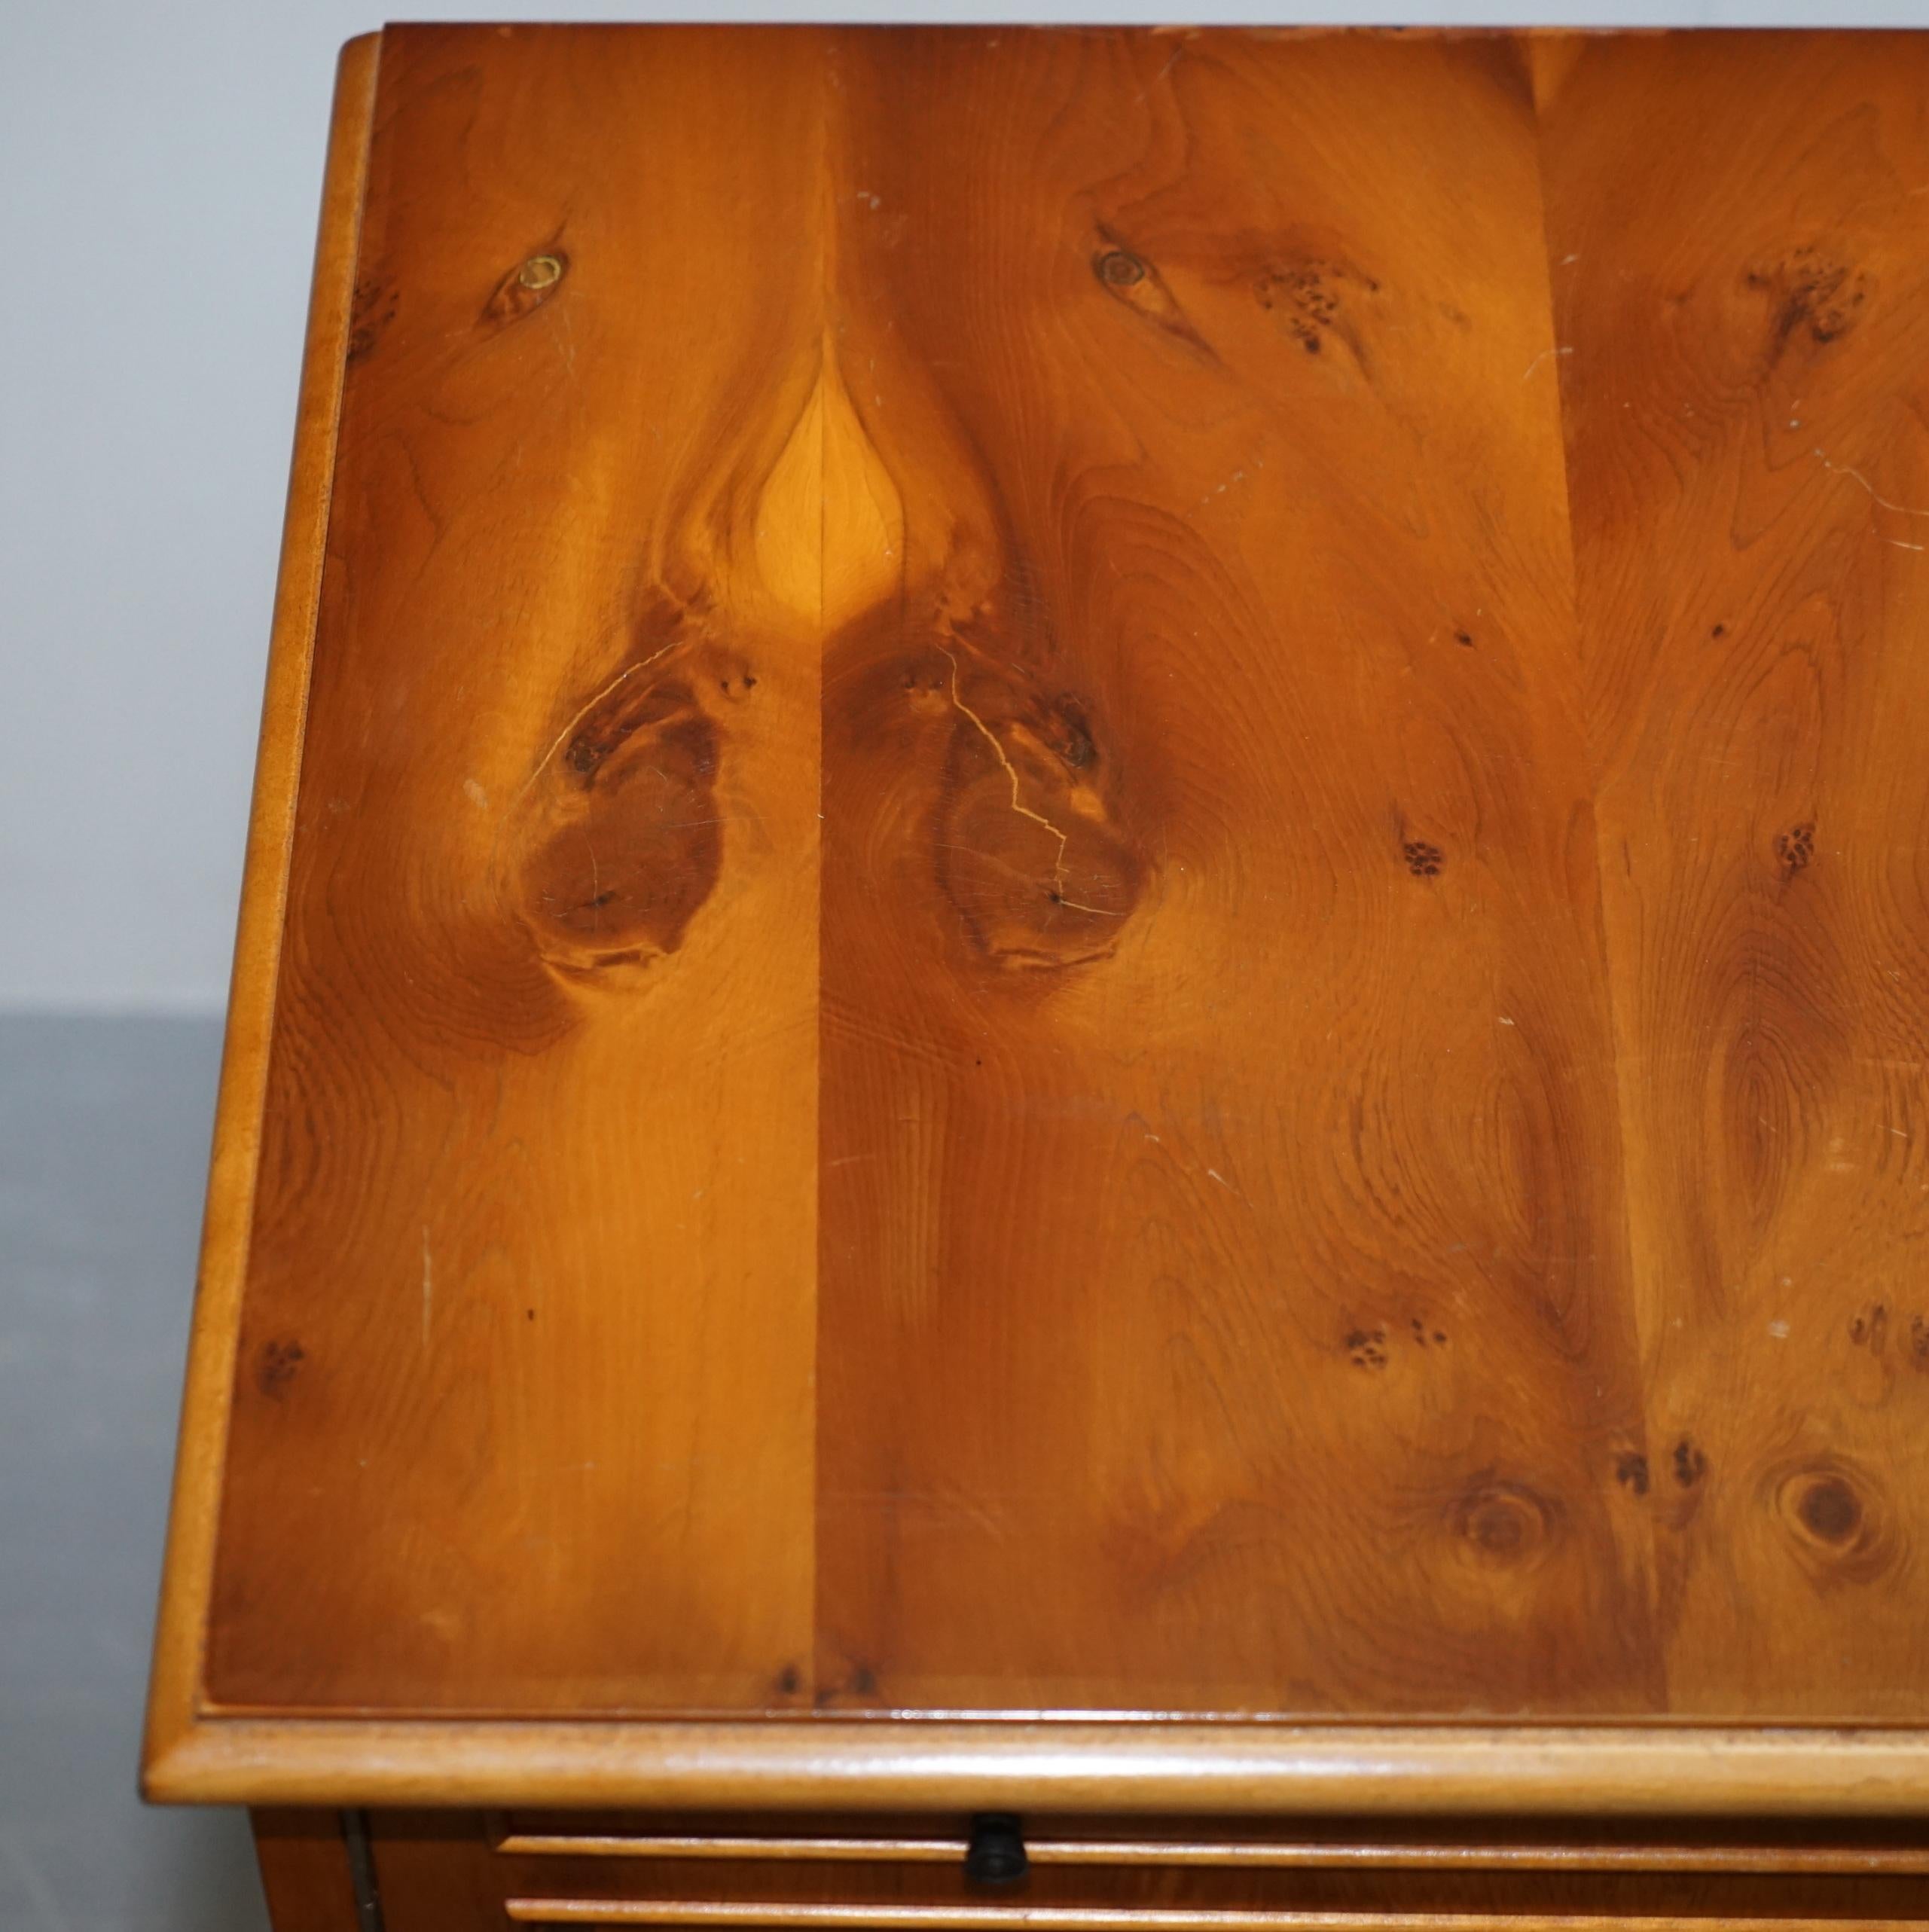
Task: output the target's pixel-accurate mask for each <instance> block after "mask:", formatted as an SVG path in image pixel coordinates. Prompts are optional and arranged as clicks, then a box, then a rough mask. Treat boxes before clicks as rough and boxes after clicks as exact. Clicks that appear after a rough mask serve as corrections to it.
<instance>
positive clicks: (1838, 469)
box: [1815, 450, 1929, 548]
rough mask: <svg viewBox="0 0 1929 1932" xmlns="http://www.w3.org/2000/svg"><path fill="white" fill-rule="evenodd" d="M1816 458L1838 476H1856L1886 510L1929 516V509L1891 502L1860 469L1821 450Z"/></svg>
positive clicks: (1904, 514) (1904, 515)
mask: <svg viewBox="0 0 1929 1932" xmlns="http://www.w3.org/2000/svg"><path fill="white" fill-rule="evenodd" d="M1815 460H1816V461H1817V462H1818V463H1820V464H1821V466H1822V467H1823V469H1826V470H1829V471H1831V472H1833V474H1834V475H1837V476H1852V477H1854V479H1855V480H1856V481H1857V483H1859V484H1861V486H1862V487H1863V489H1864V490H1867V491H1868V493H1869V496H1870V498H1871V499H1872V500H1873V501H1874V502H1877V503H1879V504H1880V505H1882V508H1884V509H1885V510H1893V511H1895V513H1896V514H1897V515H1898V516H1900V517H1929V510H1912V509H1911V508H1909V505H1907V504H1906V503H1892V502H1890V501H1889V499H1888V498H1887V497H1886V496H1882V494H1880V493H1879V492H1878V490H1876V486H1875V485H1874V484H1873V483H1871V482H1870V481H1869V479H1868V478H1866V476H1864V475H1863V474H1862V472H1860V470H1859V469H1851V467H1850V466H1849V465H1848V464H1847V463H1832V462H1830V461H1829V459H1828V458H1827V456H1824V455H1823V453H1821V450H1816V451H1815ZM1906 547H1907V546H1905V548H1906Z"/></svg>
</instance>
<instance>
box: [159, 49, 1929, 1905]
mask: <svg viewBox="0 0 1929 1932" xmlns="http://www.w3.org/2000/svg"><path fill="white" fill-rule="evenodd" d="M1925 103H1929V42H1925V41H1923V40H1921V39H1919V38H1917V37H1915V36H1912V35H1848V34H1843V35H1833V34H1827V33H1819V34H1805V35H1786V34H1778V35H1766V34H1763V35H1750V34H1732V33H1730V34H1721V35H1628V36H1625V37H1622V36H1615V35H1589V36H1558V35H1541V36H1534V35H1485V34H1447V35H1418V34H1387V35H1371V34H1348V33H1338V32H1276V33H1275V32H1252V33H1240V32H1220V31H1199V32H1195V31H1192V30H1177V31H1172V32H1137V31H1122V30H1110V29H1107V30H1102V31H1101V30H1093V31H1071V30H1066V31H1056V30H1055V31H1049V32H1046V31H1039V30H1032V29H1013V28H1003V29H982V30H978V29H972V30H968V31H967V30H963V29H954V30H942V31H940V30H931V31H924V30H912V29H890V30H875V29H854V28H840V29H829V28H825V29H820V28H810V27H785V28H776V27H773V28H728V29H694V28H670V27H651V28H641V27H634V28H549V27H545V28H510V27H497V26H471V27H450V26H424V27H411V28H402V29H386V30H385V31H384V32H383V33H382V34H380V35H373V36H370V37H368V38H365V39H363V40H361V41H356V42H353V43H352V44H350V46H349V48H348V49H347V50H346V53H345V54H344V56H343V69H342V80H341V85H340V93H339V96H338V106H337V113H336V116H335V121H334V132H333V136H332V140H331V152H330V163H329V168H328V179H327V187H326V191H325V211H324V217H323V221H322V239H321V245H320V251H319V261H318V268H317V274H316V288H315V297H314V307H313V316H312V319H311V323H310V332H309V340H308V347H307V362H306V365H305V374H304V381H303V388H302V402H301V428H300V434H299V438H298V446H297V450H296V456H295V482H294V487H293V491H292V494H291V502H290V509H289V516H288V534H287V539H286V547H285V557H284V567H283V572H282V582H281V589H280V592H279V600H278V604H277V609H276V627H275V636H274V642H273V656H272V661H271V666H270V674H269V687H268V696H267V715H266V723H265V727H264V735H263V740H262V749H261V768H260V779H259V786H258V793H257V798H256V804H255V815H254V820H253V829H252V834H251V844H250V852H249V870H248V881H247V887H246V898H245V902H244V905H243V912H242V924H241V934H240V948H239V954H238V960H237V972H236V978H235V983H234V992H233V1008H232V1014H231V1018H230V1035H229V1048H228V1055H227V1065H226V1070H225V1073H224V1079H223V1087H222V1095H221V1114H220V1124H219V1129H218V1143H217V1146H216V1149H215V1161H214V1170H213V1175H212V1184H211V1190H210V1195H209V1212H208V1221H207V1235H206V1249H205V1254H204V1258H203V1277H202V1283H201V1290H200V1302H199V1305H198V1307H197V1315H196V1321H195V1330H194V1348H193V1355H192V1361H191V1369H190V1376H189V1384H188V1393H187V1399H186V1412H185V1424H184V1429H183V1434H182V1458H181V1466H180V1474H179V1483H178V1486H177V1491H176V1507H175V1515H174V1521H173V1531H172V1543H171V1546H170V1550H169V1559H168V1569H167V1575H166V1585H165V1590H164V1600H163V1612H162V1618H161V1626H160V1639H159V1644H158V1647H157V1658H156V1664H155V1670H154V1689H153V1699H152V1706H151V1723H150V1730H149V1738H148V1752H147V1763H146V1778H147V1784H148V1790H149V1792H150V1793H151V1795H152V1796H155V1797H156V1798H158V1799H167V1800H175V1801H194V1800H206V1801H225V1802H245V1803H247V1804H249V1805H254V1806H255V1807H257V1808H258V1811H257V1818H258V1829H259V1835H260V1840H261V1848H262V1854H263V1864H264V1872H266V1873H267V1876H268V1880H269V1884H270V1892H271V1895H272V1897H273V1908H274V1911H275V1913H276V1923H277V1925H278V1926H279V1927H280V1928H281V1932H307V1928H308V1927H328V1928H333V1927H350V1926H353V1927H356V1928H357V1932H370V1928H371V1927H374V1926H375V1925H377V1924H386V1926H387V1927H389V1928H391V1932H454V1929H455V1928H458V1927H459V1928H463V1929H464V1932H468V1928H472V1927H501V1926H503V1925H505V1924H533V1925H554V1926H560V1925H565V1924H653V1925H659V1926H670V1925H676V1926H690V1925H698V1924H704V1925H709V1924H716V1925H720V1926H749V1925H752V1924H755V1925H774V1926H775V1925H792V1924H794V1925H798V1926H804V1925H809V1926H812V1927H826V1928H844V1927H850V1928H856V1927H867V1928H868V1927H899V1926H902V1927H918V1926H923V1925H929V1926H932V1927H943V1928H945V1932H977V1928H979V1927H991V1926H993V1925H994V1924H998V1923H1000V1922H1002V1921H1004V1920H1006V1919H1014V1920H1018V1921H1022V1922H1024V1924H1027V1925H1028V1926H1033V1927H1055V1928H1058V1932H1132V1928H1136V1927H1144V1928H1146V1932H1161V1929H1162V1932H1262V1928H1268V1927H1275V1926H1277V1927H1289V1926H1290V1927H1309V1928H1310V1927H1328V1926H1332V1927H1339V1926H1347V1927H1375V1926H1380V1925H1384V1926H1387V1927H1393V1926H1401V1927H1431V1926H1438V1927H1442V1928H1445V1927H1455V1928H1459V1932H1476V1928H1479V1927H1483V1926H1485V1925H1486V1924H1489V1923H1495V1924H1497V1923H1498V1922H1499V1921H1503V1920H1505V1921H1513V1922H1515V1923H1518V1924H1522V1925H1523V1926H1525V1925H1561V1926H1573V1927H1581V1926H1583V1925H1586V1926H1595V1925H1605V1924H1608V1923H1610V1922H1612V1923H1613V1924H1625V1925H1627V1926H1628V1927H1634V1926H1637V1925H1647V1926H1656V1927H1659V1926H1662V1925H1672V1924H1681V1923H1684V1922H1689V1921H1699V1922H1705V1923H1711V1924H1723V1925H1749V1924H1755V1923H1757V1922H1763V1923H1768V1922H1774V1923H1776V1924H1797V1923H1803V1924H1806V1923H1812V1922H1815V1921H1842V1922H1843V1923H1845V1924H1900V1923H1904V1922H1910V1923H1914V1922H1919V1921H1925V1920H1929V1830H1925V1819H1926V1818H1929V1728H1925V1720H1926V1719H1929V1615H1925V1611H1929V1582H1925V1578H1929V1283H1925V1279H1924V1271H1923V1265H1922V1261H1921V1256H1922V1253H1924V1244H1925V1239H1929V1084H1925V1080H1924V1058H1925V1052H1929V1048H1925V1044H1924V1042H1925V1039H1929V942H1925V935H1929V866H1925V865H1924V862H1923V859H1922V857H1921V855H1922V854H1923V853H1925V852H1929V765H1925V763H1924V759H1923V757H1922V755H1921V747H1922V745H1923V743H1924V731H1925V728H1929V655H1925V653H1924V651H1923V649H1921V637H1922V636H1923V635H1924V626H1925V624H1929V548H1925V546H1929V428H1925V424H1929V374H1925V371H1929V201H1926V200H1924V194H1925V191H1929V105H1925ZM986 1814H1012V1816H1014V1817H1015V1818H1016V1820H1017V1821H1018V1823H1017V1826H1016V1830H1017V1833H1018V1838H1019V1839H1021V1841H1022V1843H1023V1845H1024V1851H1025V1855H1026V1857H1027V1861H1028V1863H1027V1872H1026V1874H1025V1876H1024V1877H1023V1879H1021V1880H1020V1881H1018V1882H1016V1883H1015V1884H1014V1885H1009V1886H1003V1887H999V1886H987V1885H981V1884H978V1883H975V1882H973V1881H972V1879H970V1877H969V1876H968V1873H967V1872H966V1845H967V1844H968V1842H969V1839H970V1836H971V1833H972V1831H973V1830H974V1829H976V1830H979V1831H981V1832H983V1831H984V1830H987V1829H988V1827H986V1826H985V1825H984V1822H983V1821H984V1817H985V1815H986ZM974 1820H976V1821H978V1824H976V1825H975V1826H974V1824H973V1821H974ZM986 1842H987V1843H988V1842H989V1841H988V1840H987V1841H986ZM1008 1851H1009V1846H1008ZM980 1862H981V1863H983V1862H984V1860H982V1859H981V1861H980ZM358 1914H359V1917H358Z"/></svg>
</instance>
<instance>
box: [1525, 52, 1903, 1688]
mask: <svg viewBox="0 0 1929 1932" xmlns="http://www.w3.org/2000/svg"><path fill="white" fill-rule="evenodd" d="M1716 53H1717V50H1715V49H1714V48H1713V47H1710V46H1708V45H1707V44H1702V43H1696V44H1692V45H1690V46H1686V47H1674V48H1672V49H1671V50H1670V51H1669V52H1668V53H1667V54H1666V55H1665V57H1657V53H1656V52H1650V50H1647V49H1646V48H1644V47H1643V46H1642V45H1641V44H1638V43H1637V42H1635V41H1626V42H1623V43H1618V44H1597V45H1594V46H1591V47H1589V49H1588V50H1587V51H1586V53H1585V54H1584V55H1583V56H1582V58H1581V59H1580V61H1579V62H1578V63H1577V64H1576V66H1575V67H1574V69H1573V71H1572V72H1571V74H1570V76H1569V78H1567V81H1566V83H1565V84H1564V87H1563V88H1562V90H1561V93H1560V95H1559V96H1558V109H1557V111H1555V113H1554V114H1552V116H1551V117H1550V132H1549V138H1548V144H1547V145H1548V157H1549V159H1548V168H1547V175H1548V182H1549V223H1548V232H1549V246H1550V247H1551V248H1552V249H1554V250H1555V252H1557V254H1558V256H1559V258H1561V263H1562V267H1561V271H1560V279H1559V282H1558V289H1559V293H1560V310H1559V313H1560V334H1561V342H1562V343H1563V344H1564V346H1569V347H1571V349H1572V351H1573V353H1572V355H1571V356H1566V357H1564V358H1563V359H1562V362H1561V376H1562V384H1563V391H1564V414H1565V418H1566V421H1567V433H1568V439H1569V447H1570V465H1569V469H1570V478H1571V481H1570V491H1571V496H1572V502H1573V526H1574V532H1575V546H1576V569H1577V573H1578V582H1579V584H1580V608H1581V612H1582V618H1583V636H1584V639H1585V649H1586V689H1587V693H1588V701H1589V713H1590V718H1591V722H1592V726H1593V740H1594V743H1595V747H1596V758H1597V761H1598V771H1599V774H1600V776H1599V784H1598V815H1599V821H1600V832H1601V846H1602V850H1603V853H1604V855H1605V861H1606V862H1605V863H1604V865H1603V868H1602V871H1603V877H1604V881H1605V884H1606V888H1607V891H1606V907H1607V924H1608V932H1609V938H1610V948H1609V954H1610V961H1611V963H1612V966H1613V972H1612V974H1611V975H1610V978H1611V984H1613V989H1614V994H1615V1003H1616V1026H1617V1029H1618V1034H1619V1039H1620V1042H1621V1043H1622V1054H1621V1056H1620V1063H1619V1064H1620V1068H1621V1091H1622V1100H1623V1107H1624V1114H1625V1144H1626V1146H1627V1148H1628V1219H1629V1222H1630V1225H1631V1227H1632V1228H1633V1230H1634V1238H1635V1242H1636V1250H1635V1268H1634V1275H1633V1277H1632V1292H1633V1296H1634V1307H1635V1309H1636V1311H1637V1315H1638V1321H1639V1324H1640V1326H1641V1335H1642V1344H1643V1360H1644V1376H1643V1381H1644V1387H1645V1389H1646V1391H1647V1430H1648V1437H1649V1440H1650V1444H1651V1445H1652V1448H1653V1452H1654V1455H1653V1462H1654V1468H1653V1493H1654V1497H1655V1500H1656V1521H1657V1525H1658V1528H1659V1531H1660V1534H1659V1540H1658V1544H1657V1547H1658V1549H1659V1554H1660V1559H1661V1585H1662V1601H1663V1604H1664V1605H1665V1616H1664V1619H1663V1628H1665V1631H1666V1634H1667V1644H1668V1680H1669V1684H1670V1689H1671V1702H1672V1703H1673V1705H1674V1707H1675V1708H1681V1709H1693V1710H1697V1711H1708V1712H1710V1713H1727V1712H1750V1711H1757V1710H1759V1709H1760V1705H1761V1701H1762V1687H1763V1686H1764V1685H1765V1684H1770V1683H1772V1684H1775V1685H1776V1686H1778V1687H1781V1688H1780V1689H1779V1695H1778V1702H1779V1704H1780V1705H1781V1708H1782V1709H1783V1710H1784V1711H1790V1712H1795V1713H1802V1714H1815V1715H1823V1714H1829V1713H1830V1712H1838V1711H1843V1710H1845V1709H1850V1708H1853V1709H1854V1710H1855V1711H1857V1712H1858V1713H1860V1714H1866V1715H1876V1714H1885V1715H1893V1716H1898V1717H1900V1716H1918V1715H1920V1714H1921V1711H1922V1708H1923V1705H1922V1699H1923V1690H1924V1685H1925V1683H1929V1619H1925V1618H1924V1616H1923V1614H1922V1612H1923V1610H1924V1594H1923V1584H1922V1580H1921V1569H1920V1566H1921V1562H1922V1561H1923V1552H1924V1549H1925V1547H1929V1486H1926V1485H1925V1484H1924V1475H1925V1473H1929V1462H1926V1461H1925V1451H1929V1294H1925V1292H1924V1283H1923V1272H1922V1268H1921V1260H1920V1255H1919V1249H1920V1244H1921V1241H1922V1239H1923V1238H1924V1235H1925V1234H1929V1145H1925V1144H1924V1142H1925V1137H1929V1117H1926V1116H1925V1115H1924V1107H1923V1099H1924V1085H1923V1071H1924V1041H1925V1036H1926V1034H1925V1027H1929V987H1925V982H1924V965H1925V961H1926V960H1929V954H1925V952H1924V941H1925V935H1929V871H1925V869H1924V862H1923V859H1922V856H1921V855H1922V853H1923V852H1924V850H1925V849H1929V847H1925V837H1929V774H1925V771H1924V765H1923V762H1922V760H1921V756H1920V751H1921V746H1922V744H1923V743H1924V725H1925V721H1929V664H1925V661H1924V658H1923V656H1922V654H1921V651H1920V650H1919V649H1918V647H1917V645H1916V642H1915V637H1916V635H1917V633H1918V631H1919V629H1920V627H1921V624H1922V622H1923V621H1924V615H1925V614H1929V575H1925V573H1924V565H1925V563H1929V549H1923V548H1918V546H1919V545H1924V544H1925V543H1929V510H1925V509H1921V508H1917V509H1910V508H1904V507H1899V506H1902V505H1924V504H1929V475H1925V473H1924V466H1925V462H1929V446H1925V444H1924V441H1923V437H1922V433H1921V432H1922V429H1923V426H1924V407H1925V404H1929V384H1925V381H1924V355H1925V352H1929V306H1925V302H1924V298H1925V295H1929V255H1925V253H1924V243H1925V242H1929V208H1925V205H1924V199H1923V194H1922V191H1923V188H1924V184H1925V183H1929V104H1925V102H1924V96H1923V92H1922V89H1921V84H1920V83H1921V74H1922V69H1921V47H1920V44H1919V43H1918V42H1917V41H1914V40H1913V39H1902V38H1889V39H1887V40H1878V41H1868V42H1857V43H1856V44H1854V45H1853V46H1850V45H1847V44H1843V43H1841V42H1839V41H1837V40H1836V39H1835V38H1833V36H1830V35H1819V36H1809V37H1806V38H1799V39H1797V40H1796V41H1790V42H1787V43H1777V42H1770V41H1750V43H1748V44H1747V45H1746V46H1745V47H1738V48H1737V49H1735V50H1733V51H1732V53H1729V54H1727V55H1726V56H1723V57H1722V58H1720V60H1718V61H1717V59H1716V58H1715V56H1716ZM1744 100H1745V102H1746V105H1745V106H1744V104H1743V103H1744ZM1636 102H1638V103H1639V105H1640V112H1641V114H1642V116H1643V117H1644V124H1645V125H1646V126H1647V127H1648V128H1649V129H1650V130H1654V131H1655V132H1656V136H1657V138H1656V139H1653V140H1652V141H1651V142H1648V143H1647V144H1644V146H1643V147H1642V148H1641V151H1640V153H1639V154H1635V153H1634V152H1632V151H1630V149H1629V148H1628V145H1627V143H1626V141H1625V128H1626V126H1627V124H1628V117H1629V115H1630V114H1631V112H1632V111H1634V104H1635V103H1636ZM1609 154H1612V155H1613V157H1615V163H1614V169H1613V185H1612V191H1611V192H1610V191H1609V184H1608V182H1607V179H1605V178H1604V173H1603V162H1604V159H1605V158H1606V157H1607V155H1609ZM1659 531H1665V533H1666V542H1665V544H1657V543H1656V542H1655V541H1654V537H1655V533H1657V532H1659ZM1767 1604H1773V1605H1774V1606H1775V1608H1774V1611H1773V1613H1772V1614H1770V1615H1763V1614H1761V1613H1760V1609H1759V1607H1762V1606H1766V1605H1767Z"/></svg>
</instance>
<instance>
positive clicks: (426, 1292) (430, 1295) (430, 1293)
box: [422, 1221, 435, 1348]
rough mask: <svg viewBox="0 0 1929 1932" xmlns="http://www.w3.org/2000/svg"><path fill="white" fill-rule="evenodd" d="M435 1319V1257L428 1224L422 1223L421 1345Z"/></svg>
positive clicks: (425, 1339)
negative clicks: (430, 1250)
mask: <svg viewBox="0 0 1929 1932" xmlns="http://www.w3.org/2000/svg"><path fill="white" fill-rule="evenodd" d="M434 1320H435V1257H434V1256H432V1254H431V1253H429V1224H428V1222H426V1221H425V1222H423V1225H422V1345H423V1348H427V1347H428V1346H429V1328H430V1326H431V1324H432V1323H433V1322H434Z"/></svg>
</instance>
